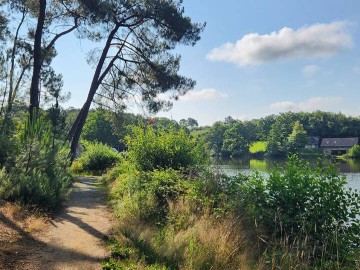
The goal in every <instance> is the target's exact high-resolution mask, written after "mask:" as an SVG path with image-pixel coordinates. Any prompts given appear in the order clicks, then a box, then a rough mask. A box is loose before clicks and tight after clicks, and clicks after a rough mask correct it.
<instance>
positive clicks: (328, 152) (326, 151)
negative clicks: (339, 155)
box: [323, 147, 350, 156]
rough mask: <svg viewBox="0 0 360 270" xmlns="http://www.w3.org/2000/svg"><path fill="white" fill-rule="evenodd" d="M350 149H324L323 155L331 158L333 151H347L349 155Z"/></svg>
mask: <svg viewBox="0 0 360 270" xmlns="http://www.w3.org/2000/svg"><path fill="white" fill-rule="evenodd" d="M349 149H350V148H348V147H334V148H332V147H331V148H323V154H324V155H327V156H330V155H331V152H332V151H345V152H346V154H347V153H349Z"/></svg>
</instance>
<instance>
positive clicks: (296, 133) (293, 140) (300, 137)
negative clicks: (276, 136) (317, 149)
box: [287, 121, 308, 153]
mask: <svg viewBox="0 0 360 270" xmlns="http://www.w3.org/2000/svg"><path fill="white" fill-rule="evenodd" d="M307 141H308V136H307V134H306V131H305V129H304V127H303V125H302V124H301V123H300V122H299V121H296V122H295V123H294V125H293V129H292V132H291V134H290V135H289V136H288V138H287V148H288V152H289V153H297V152H298V151H299V149H301V148H304V147H305V144H306V142H307Z"/></svg>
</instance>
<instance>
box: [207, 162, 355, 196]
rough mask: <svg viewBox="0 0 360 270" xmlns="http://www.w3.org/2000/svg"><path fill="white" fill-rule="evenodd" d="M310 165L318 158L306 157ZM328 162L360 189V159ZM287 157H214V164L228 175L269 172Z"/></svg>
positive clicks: (353, 186) (349, 184) (351, 185)
mask: <svg viewBox="0 0 360 270" xmlns="http://www.w3.org/2000/svg"><path fill="white" fill-rule="evenodd" d="M305 160H306V161H308V162H309V163H310V165H312V166H315V164H316V162H317V160H316V159H305ZM326 161H327V162H329V164H330V163H333V164H335V167H336V168H337V169H338V170H339V171H340V173H341V174H342V175H345V176H346V180H347V182H348V186H349V187H352V188H355V189H358V190H360V160H359V159H348V160H341V159H326ZM285 162H286V160H285V159H273V158H266V159H246V158H242V159H214V160H213V164H214V165H217V166H218V168H219V169H220V170H221V171H222V172H224V173H226V174H227V175H236V174H239V173H250V172H252V171H253V170H257V171H260V172H264V173H268V172H270V171H271V170H273V169H276V168H278V167H279V166H280V167H281V166H284V165H285Z"/></svg>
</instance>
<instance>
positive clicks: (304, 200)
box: [242, 156, 360, 263]
mask: <svg viewBox="0 0 360 270" xmlns="http://www.w3.org/2000/svg"><path fill="white" fill-rule="evenodd" d="M345 184H346V181H345V178H344V177H342V176H340V175H339V173H338V172H337V171H336V170H335V169H334V167H332V166H330V167H326V168H321V166H320V167H319V168H318V169H311V168H310V166H309V164H307V163H304V162H302V161H300V160H299V159H298V158H297V157H296V156H293V157H291V158H290V159H289V161H288V163H287V168H286V169H285V171H284V173H280V172H272V173H270V175H269V177H268V178H266V177H265V176H263V175H261V174H259V173H255V174H254V175H252V177H251V179H250V180H249V181H247V182H246V184H245V185H244V186H243V188H242V191H243V198H244V199H243V202H244V205H245V207H246V210H247V213H248V215H250V216H251V217H252V219H255V220H256V224H258V225H259V226H261V229H262V233H263V234H265V235H266V236H267V237H271V236H273V237H274V239H273V241H272V242H273V244H274V245H275V243H279V242H280V243H281V245H282V246H283V248H284V246H286V248H289V247H291V248H290V249H291V250H292V251H295V250H298V251H299V250H300V251H301V254H302V256H303V258H306V259H307V260H309V259H313V260H314V262H315V263H318V262H320V263H323V262H324V261H325V262H329V261H330V262H331V261H333V262H344V261H346V260H348V259H351V258H352V259H353V258H354V251H355V250H356V248H358V247H359V244H360V242H359V240H360V238H359V237H360V220H359V219H358V218H357V215H358V214H359V207H360V198H359V195H358V194H357V193H356V192H353V191H352V190H348V189H346V187H345ZM261 237H262V239H264V236H261ZM264 241H266V240H264ZM270 242H271V241H270Z"/></svg>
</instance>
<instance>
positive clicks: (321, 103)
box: [270, 97, 343, 112]
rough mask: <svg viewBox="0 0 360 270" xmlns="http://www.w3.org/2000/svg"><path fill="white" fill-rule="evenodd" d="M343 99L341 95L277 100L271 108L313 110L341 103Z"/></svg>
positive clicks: (279, 110)
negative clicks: (295, 100) (297, 101)
mask: <svg viewBox="0 0 360 270" xmlns="http://www.w3.org/2000/svg"><path fill="white" fill-rule="evenodd" d="M342 100H343V99H342V98H341V97H315V98H311V99H308V100H306V101H303V102H299V103H295V102H291V101H281V102H275V103H273V104H271V105H270V108H271V109H273V110H275V111H278V112H284V111H292V112H300V111H301V112H312V111H315V110H321V109H328V108H329V107H331V106H332V105H335V104H339V103H341V102H342Z"/></svg>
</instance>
